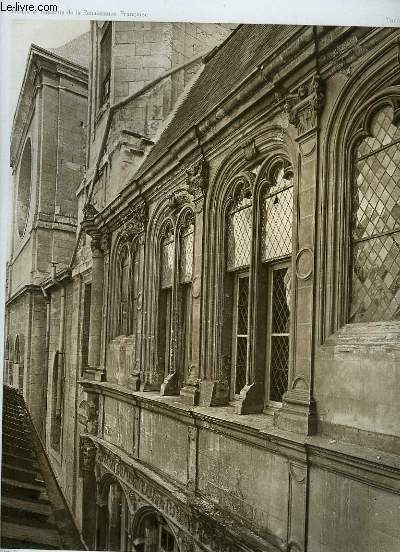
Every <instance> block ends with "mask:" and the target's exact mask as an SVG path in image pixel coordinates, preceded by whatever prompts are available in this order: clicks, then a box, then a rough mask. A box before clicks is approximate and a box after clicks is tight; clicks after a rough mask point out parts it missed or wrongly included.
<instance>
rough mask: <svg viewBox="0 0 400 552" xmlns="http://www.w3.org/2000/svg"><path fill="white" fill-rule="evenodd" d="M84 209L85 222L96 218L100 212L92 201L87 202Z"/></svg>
mask: <svg viewBox="0 0 400 552" xmlns="http://www.w3.org/2000/svg"><path fill="white" fill-rule="evenodd" d="M82 211H83V222H86V221H88V220H94V219H95V218H96V216H97V215H98V214H99V212H98V210H97V209H96V207H95V206H94V205H93V204H92V203H86V204H85V205H84V207H83V209H82Z"/></svg>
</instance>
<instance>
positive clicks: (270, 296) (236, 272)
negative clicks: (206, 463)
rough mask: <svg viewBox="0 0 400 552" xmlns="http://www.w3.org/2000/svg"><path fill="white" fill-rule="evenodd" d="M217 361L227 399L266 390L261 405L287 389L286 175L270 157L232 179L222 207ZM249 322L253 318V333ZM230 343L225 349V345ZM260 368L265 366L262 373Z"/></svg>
mask: <svg viewBox="0 0 400 552" xmlns="http://www.w3.org/2000/svg"><path fill="white" fill-rule="evenodd" d="M225 212H226V215H225V216H226V221H225V258H226V261H225V275H224V284H223V286H224V299H223V311H222V312H223V314H222V315H223V324H222V326H223V327H222V332H221V338H222V342H221V359H225V358H228V359H230V362H229V364H230V378H228V377H227V374H226V372H227V369H226V368H225V365H224V366H223V368H222V370H224V379H225V378H226V379H228V380H230V399H238V398H240V397H241V396H242V393H241V391H242V389H243V388H245V386H248V385H250V384H252V382H254V381H255V378H256V381H257V385H258V384H261V385H263V384H262V383H261V382H264V384H265V403H266V405H271V406H274V405H275V404H276V403H278V404H280V403H281V402H282V397H283V395H284V393H285V392H286V391H287V386H288V372H289V348H290V335H289V334H290V332H289V326H290V293H291V282H290V275H291V270H290V264H291V262H290V261H291V254H292V227H293V222H292V219H293V171H292V168H291V166H290V164H289V163H288V161H286V159H283V158H281V157H274V158H272V159H269V160H267V161H266V162H263V163H262V164H261V163H259V164H258V165H257V166H255V167H253V168H252V170H251V171H244V172H243V173H241V174H239V175H237V176H236V177H235V178H234V179H233V180H232V181H231V191H230V193H228V201H227V202H226V211H225ZM251 320H257V322H256V324H255V325H254V327H252V325H251V322H250V321H251ZM229 340H230V343H229ZM260 366H265V369H264V370H262V369H261V368H260Z"/></svg>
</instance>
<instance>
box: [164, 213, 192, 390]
mask: <svg viewBox="0 0 400 552" xmlns="http://www.w3.org/2000/svg"><path fill="white" fill-rule="evenodd" d="M193 240H194V215H193V211H192V210H191V209H190V208H189V207H185V208H184V209H183V210H182V211H181V212H180V213H179V214H178V216H177V221H176V224H175V225H173V224H172V221H170V220H168V221H167V222H166V224H165V225H164V228H163V231H162V233H161V236H160V267H159V270H160V277H159V302H158V364H159V374H160V375H161V376H162V377H164V384H163V386H162V389H161V393H162V394H164V395H168V394H177V393H178V392H179V388H180V387H182V386H183V385H184V383H185V382H186V379H187V376H188V374H189V366H190V361H191V353H192V335H191V334H192V280H193ZM168 376H170V377H169V378H168V380H166V379H165V378H167V377H168Z"/></svg>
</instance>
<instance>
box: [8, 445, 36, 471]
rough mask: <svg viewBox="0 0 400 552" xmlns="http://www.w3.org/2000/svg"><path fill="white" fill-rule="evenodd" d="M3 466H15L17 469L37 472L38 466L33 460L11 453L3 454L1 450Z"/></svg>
mask: <svg viewBox="0 0 400 552" xmlns="http://www.w3.org/2000/svg"><path fill="white" fill-rule="evenodd" d="M2 459H3V464H10V465H11V466H16V467H18V468H24V469H28V470H30V469H32V470H37V471H39V465H38V463H37V462H36V459H35V458H30V457H26V456H17V455H15V454H12V453H11V452H5V451H4V450H3V455H2Z"/></svg>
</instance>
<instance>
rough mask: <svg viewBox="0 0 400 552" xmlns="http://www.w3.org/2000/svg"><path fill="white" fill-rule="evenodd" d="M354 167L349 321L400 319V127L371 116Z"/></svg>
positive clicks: (387, 112)
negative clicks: (366, 133)
mask: <svg viewBox="0 0 400 552" xmlns="http://www.w3.org/2000/svg"><path fill="white" fill-rule="evenodd" d="M367 132H368V135H367V136H366V137H364V138H363V139H362V140H361V142H359V143H358V146H357V147H356V148H355V151H354V155H353V169H352V175H351V178H352V219H351V265H352V271H351V300H350V317H349V318H350V322H376V321H390V320H399V319H400V185H399V180H400V129H399V128H398V126H397V124H396V122H395V121H394V112H393V108H392V106H390V105H386V106H384V107H381V108H380V109H379V110H377V111H375V112H374V113H373V114H372V118H371V119H370V121H369V126H368V128H367Z"/></svg>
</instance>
